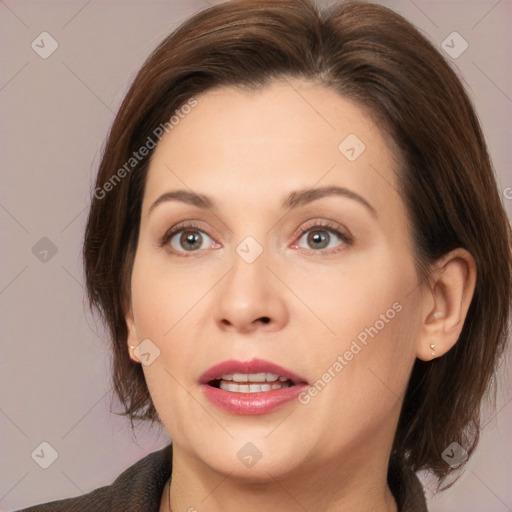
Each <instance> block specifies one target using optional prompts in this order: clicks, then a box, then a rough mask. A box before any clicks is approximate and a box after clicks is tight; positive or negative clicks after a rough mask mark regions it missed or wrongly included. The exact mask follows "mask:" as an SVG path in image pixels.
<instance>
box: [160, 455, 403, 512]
mask: <svg viewBox="0 0 512 512" xmlns="http://www.w3.org/2000/svg"><path fill="white" fill-rule="evenodd" d="M376 462H377V461H375V458H372V457H368V456H366V457H359V460H358V461H357V460H356V461H351V462H350V463H347V464H345V469H343V468H341V469H340V462H339V458H338V459H336V460H331V461H326V462H324V463H322V464H321V465H318V466H316V467H314V468H313V467H307V464H305V465H304V467H302V468H301V470H300V471H299V470H297V471H293V472H290V473H288V474H286V475H281V476H279V477H274V476H272V475H271V471H270V472H267V474H268V479H265V480H264V481H259V482H256V483H255V482H254V481H248V480H247V479H246V478H245V479H244V478H238V477H235V476H234V475H232V474H231V475H224V474H221V473H218V472H216V471H214V470H213V469H211V468H210V467H207V466H206V465H205V464H203V463H202V462H200V461H198V460H197V459H195V458H193V457H191V456H189V455H188V454H187V453H185V452H184V451H183V450H181V449H180V448H179V447H177V446H176V445H175V446H174V451H173V473H172V485H171V486H170V487H169V486H166V490H165V492H164V494H163V497H162V507H161V509H160V510H161V512H163V511H167V512H169V501H170V503H171V510H176V511H177V510H186V511H190V512H195V511H197V510H200V511H201V512H238V511H240V510H244V511H245V512H260V511H261V510H264V509H271V510H273V511H274V512H289V511H290V510H297V511H302V510H322V511H324V512H335V511H338V512H339V511H340V510H357V511H358V512H370V511H374V510H379V511H382V512H397V510H398V509H397V506H396V502H395V500H394V498H393V495H392V493H391V490H390V489H389V487H388V485H387V462H388V461H387V459H385V460H383V461H380V462H381V463H378V462H377V463H376ZM169 492H170V495H169ZM164 503H165V506H164Z"/></svg>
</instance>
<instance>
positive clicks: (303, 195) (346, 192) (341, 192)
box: [148, 186, 377, 218]
mask: <svg viewBox="0 0 512 512" xmlns="http://www.w3.org/2000/svg"><path fill="white" fill-rule="evenodd" d="M328 196H342V197H346V198H348V199H352V200H354V201H357V202H358V203H360V204H361V205H363V206H364V207H365V208H366V209H367V210H368V211H369V212H370V213H371V214H372V216H373V217H375V218H376V217H377V211H376V210H375V208H374V207H373V206H372V205H371V204H370V203H369V202H368V201H367V200H366V199H365V198H364V197H362V196H360V195H359V194H357V193H356V192H353V191H352V190H350V189H348V188H345V187H338V186H327V187H320V188H311V189H304V190H295V191H293V192H291V193H290V194H289V195H288V197H287V198H286V199H285V200H284V201H283V203H282V208H283V209H287V210H292V209H294V208H298V207H300V206H304V205H306V204H308V203H311V202H313V201H316V200H318V199H322V198H324V197H328ZM169 201H178V202H182V203H186V204H190V205H192V206H196V207H197V208H201V209H202V210H216V205H215V202H214V201H213V199H211V198H210V197H208V196H206V195H204V194H199V193H196V192H189V191H188V190H173V191H172V192H166V193H165V194H162V195H161V196H160V197H159V198H158V199H157V200H156V201H155V202H154V203H153V204H152V205H151V206H150V208H149V211H148V215H149V214H150V213H151V212H152V211H153V210H154V209H155V208H156V207H157V206H158V205H160V204H162V203H166V202H169Z"/></svg>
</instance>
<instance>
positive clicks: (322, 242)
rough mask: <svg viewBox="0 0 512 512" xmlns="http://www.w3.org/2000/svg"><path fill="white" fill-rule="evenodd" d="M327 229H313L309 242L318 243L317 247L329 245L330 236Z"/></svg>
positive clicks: (321, 247)
mask: <svg viewBox="0 0 512 512" xmlns="http://www.w3.org/2000/svg"><path fill="white" fill-rule="evenodd" d="M322 233H323V234H322ZM325 233H326V232H325V231H320V230H317V231H311V233H310V235H309V237H308V242H311V243H312V244H315V245H316V248H317V249H323V248H324V247H327V245H329V237H328V236H326V235H325Z"/></svg>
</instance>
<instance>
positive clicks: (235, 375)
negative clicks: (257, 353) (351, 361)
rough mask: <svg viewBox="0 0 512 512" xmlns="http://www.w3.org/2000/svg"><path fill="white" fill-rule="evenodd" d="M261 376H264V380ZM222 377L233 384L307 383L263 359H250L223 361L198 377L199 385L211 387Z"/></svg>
mask: <svg viewBox="0 0 512 512" xmlns="http://www.w3.org/2000/svg"><path fill="white" fill-rule="evenodd" d="M262 374H264V375H265V378H264V379H263V376H262ZM245 376H251V377H252V378H253V379H255V380H254V381H253V380H249V378H247V379H246V378H245ZM223 377H228V378H227V379H226V380H232V381H234V382H253V383H262V382H275V381H277V380H279V381H281V382H283V381H289V382H290V384H291V385H295V384H306V383H307V381H306V379H304V378H303V377H301V376H300V375H297V374H296V373H293V372H291V371H290V370H287V369H286V368H283V367H282V366H279V365H277V364H274V363H271V362H270V361H265V360H263V359H252V360H251V361H235V360H231V361H224V362H222V363H220V364H217V365H215V366H212V367H211V368H210V369H208V370H206V371H205V372H204V373H203V374H202V375H201V377H199V383H200V384H210V385H212V384H214V383H215V382H216V381H219V380H222V378H223Z"/></svg>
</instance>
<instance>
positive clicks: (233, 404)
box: [203, 384, 306, 415]
mask: <svg viewBox="0 0 512 512" xmlns="http://www.w3.org/2000/svg"><path fill="white" fill-rule="evenodd" d="M305 387H306V384H295V385H294V386H289V387H287V388H281V389H272V390H271V391H259V392H257V393H236V392H233V391H224V390H223V389H220V388H214V387H213V386H209V385H208V384H205V385H203V389H204V394H205V395H206V398H208V400H210V402H212V404H214V405H216V406H217V407H219V408H220V409H223V410H224V411H226V412H230V413H233V414H241V415H252V414H267V413H269V412H271V411H274V410H275V409H277V408H279V407H281V406H282V405H284V404H286V403H288V402H291V401H292V400H294V399H295V398H297V397H298V396H299V395H300V393H301V391H302V390H303V389H304V388H305Z"/></svg>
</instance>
